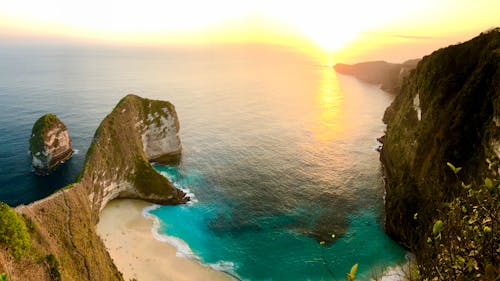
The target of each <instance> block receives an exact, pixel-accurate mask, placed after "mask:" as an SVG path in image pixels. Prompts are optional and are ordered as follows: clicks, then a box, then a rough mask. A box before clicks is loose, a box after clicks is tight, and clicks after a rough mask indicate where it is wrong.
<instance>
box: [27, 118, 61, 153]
mask: <svg viewBox="0 0 500 281" xmlns="http://www.w3.org/2000/svg"><path fill="white" fill-rule="evenodd" d="M58 123H62V122H61V120H59V118H57V116H56V115H55V114H53V113H48V114H45V115H43V116H42V117H40V118H38V120H36V122H35V124H33V129H31V137H30V151H31V152H32V153H36V152H38V151H41V149H42V148H43V135H44V134H45V132H46V130H47V129H48V128H50V127H52V126H54V125H55V124H58Z"/></svg>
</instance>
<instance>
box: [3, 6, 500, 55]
mask: <svg viewBox="0 0 500 281" xmlns="http://www.w3.org/2000/svg"><path fill="white" fill-rule="evenodd" d="M499 11H500V1H498V0H441V1H439V0H412V1H407V0H377V1H374V0H344V1H337V0H329V1H328V0H305V1H298V0H297V1H291V0H287V1H284V0H210V1H198V0H196V1H195V0H176V1H171V0H85V1H83V0H43V1H40V0H5V1H0V39H1V38H2V37H3V38H4V39H5V41H7V40H15V39H19V38H35V39H36V38H38V39H44V38H45V39H46V38H52V39H54V40H58V39H65V40H83V41H100V42H115V43H116V42H118V43H128V44H146V45H161V44H176V45H179V44H207V43H210V44H214V43H248V42H252V43H269V44H280V45H290V46H292V47H298V48H316V47H317V48H318V49H320V50H322V51H324V52H325V53H328V54H335V55H337V56H343V57H344V58H346V59H347V58H350V57H352V58H354V57H358V58H360V57H363V55H362V54H364V55H365V56H368V57H375V56H377V55H378V54H379V53H380V55H384V52H385V54H386V55H387V54H388V50H391V52H390V53H391V54H392V56H393V60H394V59H399V57H398V56H395V55H394V54H399V56H401V57H404V56H406V55H407V53H408V55H410V57H413V56H411V55H412V54H415V55H421V54H419V53H418V50H420V52H421V53H422V52H423V51H424V50H426V48H428V49H430V50H432V48H435V47H440V46H442V45H446V44H451V43H456V42H457V41H465V40H467V39H469V38H470V37H472V36H474V35H477V34H478V33H479V32H481V31H484V30H486V29H489V28H491V27H494V26H499V25H500V16H499ZM1 41H2V40H0V42H1ZM410 45H411V46H413V47H412V48H410V47H409V46H410ZM394 52H396V53H394ZM353 54H356V55H353ZM424 54H425V53H424ZM415 55H414V56H415Z"/></svg>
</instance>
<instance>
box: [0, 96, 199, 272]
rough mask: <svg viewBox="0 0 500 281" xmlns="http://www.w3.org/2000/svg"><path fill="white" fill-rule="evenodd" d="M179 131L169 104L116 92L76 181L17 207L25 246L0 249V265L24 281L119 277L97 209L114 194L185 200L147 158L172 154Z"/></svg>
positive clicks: (166, 158) (176, 201)
mask: <svg viewBox="0 0 500 281" xmlns="http://www.w3.org/2000/svg"><path fill="white" fill-rule="evenodd" d="M178 132H179V122H178V119H177V114H176V112H175V109H174V106H173V105H172V104H170V103H168V102H164V101H157V100H148V99H143V98H140V97H138V96H134V95H128V96H126V97H125V98H123V99H122V100H121V101H120V102H119V103H118V105H117V106H116V107H115V108H114V109H113V111H112V112H111V113H110V114H109V115H108V116H106V118H105V119H104V120H103V121H102V123H101V124H100V126H99V128H98V129H97V131H96V132H95V135H94V139H93V141H92V144H91V146H90V148H89V151H88V153H87V156H86V160H85V163H84V167H83V169H82V172H81V174H80V176H79V177H78V179H77V182H75V183H74V184H71V185H69V186H67V187H65V188H63V189H62V190H60V191H58V192H56V193H54V194H53V195H51V196H49V197H47V198H45V199H42V200H40V201H36V202H34V203H32V204H30V205H28V206H19V207H17V208H16V212H17V213H18V214H19V217H20V218H21V219H22V221H23V222H24V224H25V225H26V229H27V230H26V231H27V235H28V236H29V237H30V243H31V247H29V249H28V252H27V254H25V255H23V256H22V257H20V258H16V257H15V256H14V255H13V254H12V251H5V250H0V272H6V273H8V275H9V278H10V279H9V280H23V281H24V280H123V278H122V277H121V274H120V273H119V271H118V270H117V268H116V267H115V265H114V264H113V261H112V260H111V258H110V256H109V254H108V253H107V251H106V249H105V247H104V245H103V243H102V241H101V239H100V238H99V237H98V236H97V234H96V232H95V224H96V223H97V221H98V219H99V212H100V210H102V208H104V206H105V205H106V203H107V202H109V201H110V200H112V199H114V198H137V199H142V200H146V201H150V202H154V203H160V204H181V203H184V202H186V201H187V200H189V198H187V197H186V196H185V194H184V193H183V192H182V191H180V190H178V189H176V188H175V187H174V186H173V185H172V183H171V182H170V181H168V179H166V178H165V177H163V176H161V175H160V174H159V173H157V172H156V171H155V170H154V169H153V167H152V166H151V165H150V163H149V162H150V161H152V160H155V161H156V160H157V159H161V160H163V161H164V162H165V161H173V162H175V161H178V160H179V157H180V154H181V143H180V140H179V135H178ZM1 215H2V214H0V217H1ZM0 244H2V245H3V246H5V247H2V249H5V248H7V249H8V248H9V244H8V243H5V242H2V241H1V240H0Z"/></svg>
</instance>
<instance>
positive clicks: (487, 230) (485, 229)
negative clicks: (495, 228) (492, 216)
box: [483, 226, 491, 233]
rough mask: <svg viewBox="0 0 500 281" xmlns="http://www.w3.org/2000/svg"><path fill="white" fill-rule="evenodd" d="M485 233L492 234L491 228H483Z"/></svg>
mask: <svg viewBox="0 0 500 281" xmlns="http://www.w3.org/2000/svg"><path fill="white" fill-rule="evenodd" d="M483 231H484V233H491V227H489V226H485V227H483Z"/></svg>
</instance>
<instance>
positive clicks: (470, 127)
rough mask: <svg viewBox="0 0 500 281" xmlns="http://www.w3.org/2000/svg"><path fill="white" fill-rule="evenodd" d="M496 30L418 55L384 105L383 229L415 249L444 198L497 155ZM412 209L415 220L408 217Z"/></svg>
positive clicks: (499, 61)
mask: <svg viewBox="0 0 500 281" xmlns="http://www.w3.org/2000/svg"><path fill="white" fill-rule="evenodd" d="M499 120H500V30H499V29H495V30H492V31H490V32H487V33H484V34H481V35H479V36H478V37H476V38H474V39H472V40H470V41H468V42H465V43H462V44H458V45H454V46H450V47H447V48H443V49H440V50H438V51H435V52H434V53H432V54H431V55H429V56H426V57H424V58H423V59H422V60H421V61H420V63H419V64H418V66H417V68H416V69H415V70H413V71H412V73H411V74H410V75H409V77H408V79H407V80H406V81H405V83H403V85H402V87H401V91H400V93H399V95H398V96H396V98H395V100H394V101H393V103H392V104H391V105H390V107H389V108H388V109H387V110H386V112H385V115H384V122H385V123H387V131H386V135H385V137H384V139H383V140H381V141H382V142H383V148H382V151H381V154H380V159H381V161H382V163H383V166H384V176H385V189H386V198H385V214H386V220H385V227H386V231H387V233H388V234H389V235H390V236H391V237H393V238H395V239H396V240H398V241H400V242H402V243H403V244H404V245H406V246H407V247H408V248H410V249H411V250H413V251H415V252H416V253H417V259H418V258H419V251H420V250H421V249H422V248H423V247H425V244H426V242H425V239H426V237H427V234H426V231H427V233H428V231H429V226H432V221H433V219H435V218H436V217H437V216H438V215H439V209H440V207H441V206H443V203H444V202H450V201H451V200H453V199H454V198H456V197H457V196H461V192H462V191H463V188H461V187H460V183H459V182H458V180H457V177H456V176H455V175H454V174H453V173H452V172H451V171H450V169H449V168H448V167H447V162H450V163H453V164H454V165H456V166H457V167H462V168H463V169H462V171H461V172H460V180H461V181H464V182H465V183H474V182H482V181H483V179H484V177H485V175H486V173H487V172H488V165H487V163H486V162H485V160H486V159H487V158H489V159H491V161H494V160H497V161H498V158H499V157H500V121H499ZM415 214H418V219H415Z"/></svg>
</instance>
